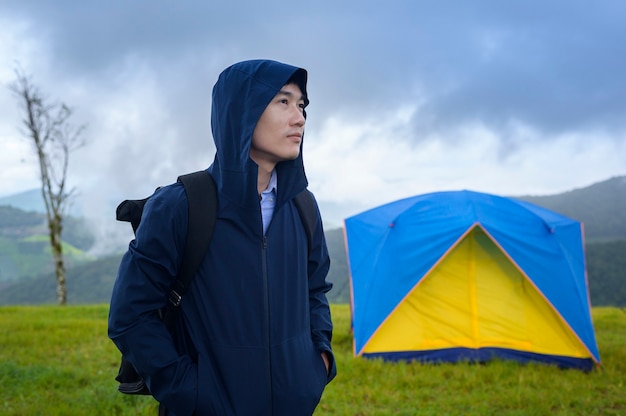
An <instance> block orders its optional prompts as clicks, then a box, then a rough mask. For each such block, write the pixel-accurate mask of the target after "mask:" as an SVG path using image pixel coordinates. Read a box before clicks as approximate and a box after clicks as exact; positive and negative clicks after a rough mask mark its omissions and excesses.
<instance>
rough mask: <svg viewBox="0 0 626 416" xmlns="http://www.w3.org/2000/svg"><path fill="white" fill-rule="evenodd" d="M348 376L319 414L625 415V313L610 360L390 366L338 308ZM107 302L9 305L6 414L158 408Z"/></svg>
mask: <svg viewBox="0 0 626 416" xmlns="http://www.w3.org/2000/svg"><path fill="white" fill-rule="evenodd" d="M332 311H333V320H334V322H335V327H336V329H335V334H334V340H333V345H334V349H335V353H336V356H337V363H338V367H339V375H338V376H337V378H336V379H335V380H334V381H333V382H332V383H331V384H330V385H329V386H328V387H327V389H326V391H325V393H324V397H323V398H322V402H321V403H320V406H319V407H318V410H317V412H316V415H355V416H356V415H363V416H364V415H481V416H482V415H525V416H526V415H626V311H624V310H621V309H617V308H596V309H594V310H593V317H594V322H595V328H596V335H597V339H598V344H599V348H600V354H601V358H602V367H601V368H597V369H596V370H594V371H592V372H590V373H583V372H581V371H578V370H559V369H556V368H553V367H549V366H543V365H519V364H517V363H513V362H491V363H488V364H486V365H472V364H456V365H454V364H446V365H421V364H418V363H409V364H407V363H399V364H390V363H383V362H381V361H371V360H364V359H355V358H353V357H352V352H351V348H352V338H351V335H350V331H349V327H350V324H349V323H350V316H349V310H348V307H347V306H345V305H333V310H332ZM106 318H107V306H103V305H100V306H69V307H58V306H40V307H4V308H0V328H1V332H0V386H1V389H0V414H2V415H154V414H156V408H157V404H156V402H155V401H154V400H153V399H152V398H150V397H135V396H126V395H122V394H120V393H117V390H116V387H117V386H116V383H115V381H114V380H113V378H114V376H115V374H116V371H117V366H118V363H119V354H118V352H117V350H116V349H115V347H114V346H113V344H112V343H111V342H110V341H109V340H108V338H107V337H106Z"/></svg>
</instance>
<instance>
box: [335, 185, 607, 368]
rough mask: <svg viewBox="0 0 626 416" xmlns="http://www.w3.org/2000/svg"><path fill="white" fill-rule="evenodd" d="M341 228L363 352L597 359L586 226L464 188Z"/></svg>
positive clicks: (382, 210) (384, 209) (443, 357)
mask: <svg viewBox="0 0 626 416" xmlns="http://www.w3.org/2000/svg"><path fill="white" fill-rule="evenodd" d="M345 233H346V248H347V252H348V261H349V269H350V283H351V296H352V297H351V308H352V329H353V335H354V353H355V355H358V356H365V357H382V358H384V359H388V360H398V359H408V360H420V361H425V362H448V361H450V362H455V361H465V360H467V361H485V360H489V359H491V358H494V357H499V358H504V359H514V360H519V361H523V362H526V361H538V362H546V363H554V364H556V365H558V366H560V367H575V368H581V369H585V370H589V369H591V368H593V365H594V363H596V364H599V362H600V356H599V352H598V347H597V344H596V340H595V334H594V330H593V324H592V320H591V306H590V301H589V295H588V286H587V277H586V270H585V256H584V249H583V234H582V225H581V224H580V223H579V222H577V221H574V220H572V219H570V218H567V217H564V216H562V215H559V214H557V213H555V212H552V211H549V210H546V209H543V208H541V207H538V206H536V205H533V204H530V203H527V202H523V201H519V200H515V199H510V198H504V197H499V196H495V195H489V194H484V193H478V192H472V191H458V192H438V193H431V194H425V195H419V196H415V197H412V198H407V199H402V200H399V201H396V202H392V203H390V204H387V205H383V206H380V207H377V208H374V209H371V210H369V211H365V212H363V213H360V214H358V215H355V216H353V217H350V218H347V219H346V220H345Z"/></svg>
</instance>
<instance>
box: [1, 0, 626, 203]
mask: <svg viewBox="0 0 626 416" xmlns="http://www.w3.org/2000/svg"><path fill="white" fill-rule="evenodd" d="M0 16H1V17H0V20H2V21H6V22H11V23H12V24H19V25H18V26H16V27H20V28H22V29H21V31H20V33H19V34H16V36H20V37H23V38H24V41H32V42H36V44H37V45H38V47H39V48H40V49H39V50H37V51H36V52H35V53H37V54H39V53H40V54H42V55H46V56H47V57H48V58H47V59H48V62H47V65H46V66H45V67H38V66H37V65H36V64H35V63H34V62H38V61H37V59H35V58H33V59H32V61H23V62H21V63H22V65H23V66H24V68H25V69H26V70H27V71H29V72H31V73H33V75H34V77H35V80H37V81H38V82H39V83H40V84H41V86H42V87H43V88H44V89H46V90H48V91H50V92H51V95H53V96H56V97H59V98H61V99H63V100H67V101H68V102H69V103H70V104H72V105H74V106H75V107H76V108H77V117H79V118H80V121H83V122H86V123H88V124H89V130H88V132H89V134H91V135H92V137H93V138H94V140H95V143H93V144H92V146H91V147H90V149H89V150H86V151H85V153H82V154H81V159H80V160H78V161H76V165H75V166H76V171H77V172H78V171H80V172H85V171H87V170H89V169H92V170H93V169H98V170H99V177H100V178H101V179H100V180H102V181H105V182H107V183H106V184H104V185H102V184H101V186H109V187H114V188H116V192H120V190H121V191H122V192H125V195H126V196H128V195H129V192H130V191H131V190H136V189H138V187H140V186H142V184H143V188H141V191H140V192H148V191H150V190H151V188H152V187H153V186H154V185H158V184H160V183H162V182H163V181H165V180H169V179H174V178H175V175H176V174H178V173H180V172H181V171H185V170H191V169H197V168H201V167H204V166H206V165H208V164H209V163H210V162H211V160H212V157H213V145H212V140H211V138H210V137H211V133H210V120H209V114H210V97H211V88H212V86H213V83H214V82H215V80H216V79H217V76H218V74H219V72H220V71H221V70H222V69H223V68H225V67H226V66H227V65H230V64H231V63H233V62H235V61H237V60H241V59H250V58H259V57H267V58H273V59H277V60H282V61H286V62H289V63H292V64H295V65H300V66H303V67H305V68H307V69H308V70H309V74H310V85H309V91H310V95H311V100H312V101H311V107H310V109H309V115H310V118H309V119H310V120H309V121H308V128H309V129H312V130H313V131H319V130H320V127H321V126H322V125H323V124H324V122H325V121H327V120H328V119H329V118H330V117H342V118H343V119H348V120H351V121H352V122H358V120H363V121H364V122H365V121H369V120H372V119H378V117H380V115H381V114H388V113H393V112H394V111H396V110H397V109H399V108H405V107H412V106H414V107H416V111H415V112H414V113H413V115H412V118H411V120H410V121H409V124H410V125H409V126H408V127H410V128H407V126H400V127H399V132H398V137H401V139H402V140H407V141H412V142H413V145H414V146H417V145H419V144H420V143H422V141H423V140H426V139H427V138H429V137H432V136H433V135H436V136H437V137H438V139H439V140H443V141H446V142H448V143H452V144H453V145H454V144H455V141H458V140H460V139H459V138H458V134H457V131H458V129H459V128H462V127H463V126H465V125H468V124H472V123H480V124H482V125H485V126H486V127H487V128H489V129H490V130H492V131H494V132H496V133H497V134H498V139H499V140H500V145H499V146H500V149H499V151H500V153H501V155H502V157H508V156H510V155H512V154H514V153H515V152H516V151H517V150H518V149H519V148H520V147H521V146H523V144H524V143H525V140H531V139H532V138H531V139H529V138H528V137H525V136H523V135H522V136H520V134H519V132H518V131H517V129H516V126H517V125H518V124H520V123H521V124H522V125H526V126H528V127H529V128H530V129H532V130H533V131H536V132H538V134H540V135H541V139H542V140H554V139H555V138H558V137H560V136H561V135H563V134H568V133H571V132H577V131H583V130H595V129H598V130H603V131H605V132H606V131H608V132H609V135H608V136H609V137H612V138H613V140H614V141H620V140H624V134H623V132H624V131H625V130H626V125H625V124H626V117H623V115H624V114H625V113H626V78H625V77H624V76H623V74H624V73H626V45H625V44H624V42H622V39H625V38H626V25H624V24H623V22H624V20H625V18H626V3H623V2H620V1H615V0H607V1H601V2H596V3H593V4H591V3H587V2H580V1H566V0H555V1H552V2H542V1H539V0H531V1H523V0H517V1H507V2H503V1H500V0H478V1H472V2H459V1H454V2H453V1H439V2H431V1H419V0H417V1H415V0H405V1H398V0H391V1H388V2H384V4H383V3H382V2H375V1H365V2H363V1H352V0H349V1H340V2H331V1H323V0H322V1H318V2H308V3H305V4H300V3H298V4H296V3H294V4H285V3H284V2H280V1H277V0H268V1H263V2H257V1H250V0H247V1H228V0H219V1H204V0H190V1H185V2H172V1H165V0H161V1H157V0H136V1H131V2H125V1H121V0H110V1H108V2H88V1H85V2H75V1H69V0H58V1H54V2H52V1H47V0H25V1H20V2H17V1H12V2H2V3H0ZM24 25H25V26H24ZM24 28H25V29H24ZM1 32H2V29H0V33H1ZM11 59H13V57H5V58H3V62H7V61H9V60H11ZM114 111H120V112H122V113H123V114H122V115H120V116H119V117H118V118H115V117H112V116H111V115H110V113H111V112H114ZM129 112H136V114H134V113H133V115H134V117H136V119H137V120H135V119H134V118H132V117H130V116H128V113H129ZM123 116H127V117H125V118H124V117H123ZM120 120H121V121H120ZM130 120H135V121H133V122H132V123H131V121H130ZM0 122H3V123H13V121H11V120H3V119H2V116H0ZM127 124H128V125H127ZM131 124H132V125H131ZM400 130H401V132H400ZM407 131H409V132H410V133H407ZM612 131H614V132H618V133H619V134H615V135H613V136H611V134H610V132H612ZM400 133H401V134H400ZM339 139H340V138H339ZM89 152H91V154H93V153H98V154H99V155H100V157H101V159H102V160H100V161H99V162H98V163H97V164H94V161H93V158H92V157H93V155H90V154H89ZM130 165H132V169H133V170H134V171H135V172H137V171H145V172H147V178H148V179H144V180H142V178H141V177H140V176H137V175H134V174H129V169H131V168H130V167H129V166H130ZM132 196H134V195H132ZM137 196H141V195H137Z"/></svg>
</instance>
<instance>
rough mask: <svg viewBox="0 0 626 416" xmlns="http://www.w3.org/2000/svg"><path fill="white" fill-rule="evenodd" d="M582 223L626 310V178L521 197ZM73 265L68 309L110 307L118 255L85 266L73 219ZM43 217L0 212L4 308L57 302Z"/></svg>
mask: <svg viewBox="0 0 626 416" xmlns="http://www.w3.org/2000/svg"><path fill="white" fill-rule="evenodd" d="M520 199H524V200H527V201H530V202H533V203H535V204H538V205H541V206H544V207H546V208H548V209H552V210H554V211H557V212H560V213H562V214H564V215H568V216H570V217H572V218H574V219H577V220H579V221H582V222H583V223H584V224H585V233H586V237H587V243H586V256H587V270H588V276H589V288H590V296H591V300H592V304H593V305H594V306H622V307H624V306H626V177H620V178H613V179H610V180H608V181H605V182H602V183H599V184H596V185H593V186H591V187H588V188H583V189H579V190H575V191H571V192H567V193H564V194H560V195H553V196H546V197H528V196H527V197H520ZM64 237H65V241H66V247H67V253H68V254H69V257H70V261H69V262H68V264H69V267H68V271H67V276H68V281H67V285H68V302H69V303H74V304H76V303H81V304H85V303H100V302H108V301H109V296H110V293H111V289H112V287H113V281H114V279H115V274H116V272H117V266H118V264H119V261H120V258H121V253H116V254H112V255H110V256H108V257H105V258H100V259H97V260H95V261H87V260H89V257H88V256H87V255H86V254H85V251H86V250H88V249H89V247H91V245H92V244H93V242H94V241H93V236H92V235H91V233H89V231H88V230H87V229H86V225H85V223H84V222H83V221H81V220H79V219H75V218H68V222H67V225H66V231H65V233H64ZM326 238H327V243H328V249H329V252H330V256H331V269H330V273H329V276H328V279H329V280H330V281H331V282H332V283H333V284H334V287H333V289H332V290H331V292H330V293H329V298H330V300H331V302H334V303H347V302H349V299H350V285H349V279H348V264H347V258H346V251H345V247H344V235H343V230H342V229H340V228H335V229H330V230H326ZM46 250H47V237H46V227H45V222H44V216H43V215H42V214H36V213H32V212H24V211H21V210H19V209H16V208H11V207H2V206H0V289H2V290H0V305H3V304H4V305H6V304H38V303H54V302H55V299H56V298H55V291H54V288H55V283H54V276H53V274H52V264H51V259H50V254H49V249H48V251H47V252H46Z"/></svg>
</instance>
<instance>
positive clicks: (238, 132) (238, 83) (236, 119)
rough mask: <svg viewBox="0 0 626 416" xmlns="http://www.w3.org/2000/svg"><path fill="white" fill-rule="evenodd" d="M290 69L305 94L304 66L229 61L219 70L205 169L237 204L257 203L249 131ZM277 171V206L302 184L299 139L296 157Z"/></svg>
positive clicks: (283, 163)
mask: <svg viewBox="0 0 626 416" xmlns="http://www.w3.org/2000/svg"><path fill="white" fill-rule="evenodd" d="M295 73H298V77H297V79H298V84H299V86H300V88H301V90H302V92H303V94H304V96H305V97H307V92H306V81H307V72H306V70H304V69H302V68H297V67H294V66H291V65H287V64H283V63H280V62H276V61H270V60H251V61H244V62H239V63H237V64H234V65H232V66H230V67H228V68H226V69H225V70H224V71H223V72H222V73H221V74H220V76H219V78H218V80H217V82H216V84H215V86H214V87H213V105H212V109H211V129H212V132H213V140H214V141H215V147H216V149H217V152H216V154H215V160H214V161H213V164H212V165H211V167H210V168H209V172H211V175H212V176H213V178H214V179H215V182H216V185H217V188H218V191H219V193H220V195H222V196H225V197H226V198H228V199H229V200H231V202H233V203H235V204H237V205H240V206H247V207H258V204H259V199H258V194H257V174H258V167H257V165H256V163H254V161H253V160H252V159H250V157H249V154H250V145H251V143H252V133H253V132H254V128H255V127H256V124H257V122H258V120H259V118H260V117H261V114H263V111H264V110H265V108H266V107H267V105H268V104H269V103H270V101H271V100H272V98H274V96H275V95H276V94H277V93H278V92H279V91H280V89H281V88H282V87H283V86H284V85H285V83H286V82H287V81H288V80H289V79H290V78H291V76H292V75H294V74H295ZM305 103H308V99H306V100H305ZM305 116H306V114H305ZM303 141H304V137H303ZM276 173H277V176H278V185H277V187H278V193H277V201H276V207H278V206H279V205H280V204H283V203H284V202H285V201H288V200H290V199H291V198H293V197H294V196H295V195H297V194H298V193H299V192H300V191H302V190H303V189H304V188H306V186H307V180H306V175H305V173H304V165H303V162H302V143H301V144H300V155H299V156H298V158H297V159H294V160H289V161H284V162H280V163H278V164H277V165H276Z"/></svg>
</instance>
